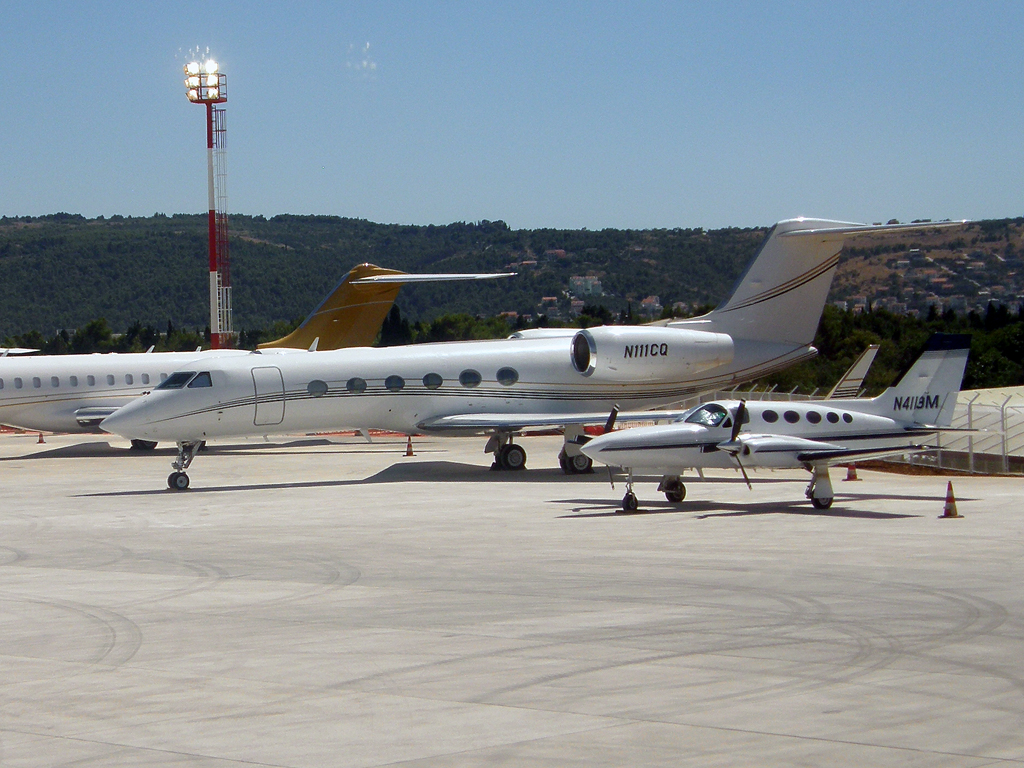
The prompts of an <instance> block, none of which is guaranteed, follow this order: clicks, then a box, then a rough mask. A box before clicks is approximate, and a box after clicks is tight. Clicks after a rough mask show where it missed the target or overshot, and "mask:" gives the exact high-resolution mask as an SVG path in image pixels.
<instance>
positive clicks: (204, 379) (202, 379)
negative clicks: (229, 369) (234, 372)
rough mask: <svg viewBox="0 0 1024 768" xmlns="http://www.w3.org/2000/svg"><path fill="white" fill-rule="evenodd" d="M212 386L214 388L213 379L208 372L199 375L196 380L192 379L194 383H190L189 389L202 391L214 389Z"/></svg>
mask: <svg viewBox="0 0 1024 768" xmlns="http://www.w3.org/2000/svg"><path fill="white" fill-rule="evenodd" d="M212 386H213V379H211V378H210V374H209V372H208V371H203V372H202V373H197V374H196V377H195V378H194V379H192V381H190V382H189V383H188V388H189V389H200V388H202V387H212Z"/></svg>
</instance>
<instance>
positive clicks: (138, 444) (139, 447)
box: [132, 440, 156, 451]
mask: <svg viewBox="0 0 1024 768" xmlns="http://www.w3.org/2000/svg"><path fill="white" fill-rule="evenodd" d="M154 448H156V440H132V450H133V451H152V450H153V449H154Z"/></svg>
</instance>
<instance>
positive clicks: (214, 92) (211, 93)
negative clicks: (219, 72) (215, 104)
mask: <svg viewBox="0 0 1024 768" xmlns="http://www.w3.org/2000/svg"><path fill="white" fill-rule="evenodd" d="M206 98H208V99H219V98H220V91H219V90H218V89H216V88H207V90H206Z"/></svg>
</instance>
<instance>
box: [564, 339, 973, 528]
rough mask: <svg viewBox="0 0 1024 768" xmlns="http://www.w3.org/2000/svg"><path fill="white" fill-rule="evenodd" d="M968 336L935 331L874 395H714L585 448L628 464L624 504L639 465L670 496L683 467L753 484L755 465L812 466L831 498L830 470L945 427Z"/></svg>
mask: <svg viewBox="0 0 1024 768" xmlns="http://www.w3.org/2000/svg"><path fill="white" fill-rule="evenodd" d="M969 348H970V336H966V335H954V334H935V335H933V336H932V338H931V339H930V340H929V342H928V344H927V346H926V347H925V349H924V351H923V352H922V353H921V355H920V357H918V358H917V360H916V361H915V362H914V363H913V365H912V366H911V367H910V368H909V370H908V371H907V372H906V373H905V374H904V375H903V376H902V377H900V379H899V381H898V382H897V383H896V384H895V385H894V386H892V387H890V388H889V389H887V390H886V391H885V392H883V393H882V394H880V395H879V396H878V397H873V398H855V399H836V398H827V399H824V400H806V401H803V402H787V401H758V402H745V401H743V400H739V401H735V400H718V401H714V402H709V403H704V404H703V405H700V406H698V407H696V408H693V409H692V410H690V411H689V412H688V413H686V414H685V415H683V416H682V417H681V418H680V419H679V420H678V421H676V422H674V423H671V424H661V425H656V426H653V427H636V428H634V429H624V430H619V431H616V432H608V433H607V434H604V435H600V436H599V437H595V438H594V439H593V440H590V441H589V442H587V443H586V444H585V445H584V446H583V447H582V450H583V453H585V454H586V455H587V456H589V457H590V458H591V459H593V460H594V461H600V462H601V463H603V464H607V465H608V466H610V467H621V468H623V469H625V470H626V472H627V480H626V495H625V497H624V498H623V499H622V509H623V511H626V512H632V511H635V510H636V509H637V504H638V502H637V498H636V495H635V494H634V493H633V473H634V472H635V471H637V470H645V471H652V470H653V471H657V472H663V473H665V474H664V475H663V477H662V480H661V485H660V486H659V487H658V490H660V491H664V492H665V496H666V497H667V498H668V500H669V501H671V502H675V503H678V502H681V501H682V500H683V499H684V498H685V497H686V487H685V486H684V485H683V483H682V480H681V478H680V474H679V473H680V472H681V471H682V470H684V469H696V470H697V471H698V472H700V471H702V470H704V469H723V468H733V469H739V470H740V471H741V472H742V473H743V477H744V479H745V480H746V481H747V485H748V486H749V485H750V480H749V478H747V472H746V470H747V469H750V468H753V467H768V468H773V469H779V468H798V467H803V468H804V469H806V470H808V471H809V472H810V473H811V482H810V485H808V486H807V493H806V495H807V498H809V499H810V500H811V503H812V504H813V505H814V506H815V507H816V508H817V509H828V508H829V507H830V506H832V497H833V492H832V482H831V480H829V476H828V468H829V467H830V466H831V465H833V464H845V463H849V462H852V461H856V460H858V459H867V458H878V457H881V456H892V455H898V454H904V453H913V452H915V451H921V450H926V449H927V448H928V447H929V446H928V445H925V444H924V443H925V441H927V440H928V439H929V438H931V437H932V436H933V435H934V434H935V433H936V432H938V431H942V430H944V429H945V428H948V427H949V425H950V423H951V421H952V418H953V409H954V408H955V406H956V397H957V393H958V392H959V391H960V383H961V381H962V379H963V375H964V366H966V364H967V353H968V350H969Z"/></svg>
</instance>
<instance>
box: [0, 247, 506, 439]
mask: <svg viewBox="0 0 1024 768" xmlns="http://www.w3.org/2000/svg"><path fill="white" fill-rule="evenodd" d="M512 274H513V273H494V274H420V275H411V274H407V273H405V272H398V271H396V270H393V269H383V268H381V267H378V266H376V265H373V264H359V265H357V266H356V267H353V268H352V269H351V270H350V271H349V272H348V273H347V274H346V275H345V277H344V278H342V280H341V282H339V283H338V285H336V286H335V288H334V290H333V291H331V293H330V294H329V295H328V296H327V298H326V299H324V300H323V301H322V302H321V303H320V305H319V306H318V307H317V308H316V309H314V310H313V312H312V313H311V314H310V315H309V317H307V318H306V319H305V320H304V321H303V323H302V324H301V325H300V326H299V327H298V328H297V329H296V330H295V331H293V332H292V333H290V334H289V335H287V336H285V337H284V338H282V339H278V340H276V341H271V342H267V343H265V344H261V345H260V348H261V349H265V350H266V352H267V354H283V353H286V352H298V351H302V352H305V351H306V350H308V349H339V348H342V347H350V346H368V345H369V344H372V343H373V341H374V339H375V338H376V337H377V333H378V332H379V331H380V327H381V323H382V322H383V320H384V318H385V317H386V316H387V314H388V312H389V311H390V309H391V306H392V304H393V303H394V300H395V297H396V296H397V294H398V291H399V289H400V288H401V287H402V286H403V285H405V284H407V283H421V282H437V281H450V280H484V279H489V278H492V277H508V276H511V275H512ZM21 351H24V352H31V351H34V350H21ZM10 354H11V356H6V353H5V356H2V358H0V424H8V425H10V426H14V427H20V428H22V429H30V430H45V431H48V432H97V431H99V429H98V427H99V423H100V422H101V421H102V420H103V419H105V418H106V417H107V416H109V415H110V414H112V413H114V412H115V411H116V410H117V409H118V408H120V407H121V406H123V405H124V404H125V403H128V402H131V401H132V400H134V399H135V398H136V397H138V396H139V395H141V394H142V393H143V392H146V391H148V390H150V389H152V388H153V387H155V386H156V385H158V384H159V383H160V382H162V381H164V380H165V379H167V377H168V376H169V375H170V374H171V373H173V372H174V371H176V370H180V369H181V368H182V367H184V366H186V365H206V363H205V362H204V361H206V360H208V359H210V358H213V357H223V356H239V355H241V356H244V357H248V355H249V354H250V353H249V352H248V351H247V350H205V351H199V350H194V351H191V352H138V353H111V354H92V355H36V356H31V355H23V356H18V357H15V356H13V355H14V351H11V352H10ZM132 446H133V447H134V448H136V449H152V448H154V447H155V446H156V442H155V441H151V440H142V439H133V440H132Z"/></svg>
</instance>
